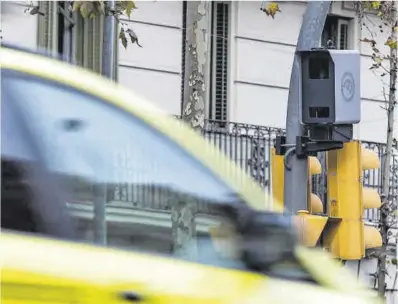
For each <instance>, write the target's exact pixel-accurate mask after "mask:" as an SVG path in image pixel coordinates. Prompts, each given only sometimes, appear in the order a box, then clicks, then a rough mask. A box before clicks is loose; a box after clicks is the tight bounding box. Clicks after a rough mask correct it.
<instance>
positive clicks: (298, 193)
mask: <svg viewBox="0 0 398 304" xmlns="http://www.w3.org/2000/svg"><path fill="white" fill-rule="evenodd" d="M331 2H332V1H308V4H307V9H306V11H305V14H304V18H303V22H302V24H301V29H300V34H299V37H298V40H297V46H296V52H297V51H305V50H311V49H313V48H317V47H319V41H320V40H321V37H322V31H323V28H324V25H325V21H326V17H327V14H328V12H329V8H330V5H331ZM299 73H300V65H299V57H298V56H297V54H296V55H295V56H294V60H293V67H292V73H291V77H290V87H289V97H288V105H287V116H286V144H287V145H295V144H296V139H297V136H302V135H304V133H303V131H304V130H303V127H302V125H301V123H300V116H299V111H300V108H299V107H300V102H299V100H300V99H299V94H300V93H301V88H300V85H299ZM288 162H289V168H287V167H285V178H284V206H285V208H286V210H287V211H288V212H290V213H296V212H297V211H298V210H307V199H308V196H307V178H308V177H307V173H308V160H307V158H298V157H297V156H296V155H295V154H291V156H290V157H289V159H288Z"/></svg>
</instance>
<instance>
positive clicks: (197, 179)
mask: <svg viewBox="0 0 398 304" xmlns="http://www.w3.org/2000/svg"><path fill="white" fill-rule="evenodd" d="M8 85H9V86H10V88H12V90H13V92H14V96H15V99H16V100H18V104H19V106H20V109H21V110H23V111H24V116H25V118H26V121H28V122H29V127H30V129H31V130H32V132H33V134H35V137H36V138H37V140H38V142H39V143H40V145H39V146H40V148H41V150H40V151H41V153H42V155H44V156H45V157H44V159H45V164H46V167H47V169H48V170H49V171H50V172H52V173H53V174H54V175H55V176H56V178H60V179H62V180H63V182H64V183H65V185H66V187H68V189H70V192H71V193H72V196H71V198H70V199H68V201H67V202H66V204H67V206H68V208H69V210H70V213H71V215H72V216H73V217H74V218H75V220H76V223H77V225H78V229H79V233H80V236H81V238H83V239H85V240H89V241H93V242H101V240H105V241H106V243H107V244H108V245H109V246H119V247H124V248H126V249H134V250H143V251H150V252H154V253H160V254H167V255H171V256H176V255H178V256H180V257H181V258H184V259H185V258H188V259H194V260H195V261H197V262H201V263H210V264H217V265H220V264H223V265H225V266H228V265H229V266H228V267H240V261H239V255H237V254H236V252H234V253H233V250H232V249H231V250H230V249H228V250H227V251H225V249H222V248H224V247H223V246H221V247H220V246H218V247H217V246H214V242H213V241H214V239H211V238H210V237H209V235H210V231H211V229H210V228H211V227H213V228H214V227H218V226H220V224H223V225H225V224H227V225H231V223H230V222H229V219H227V218H225V217H223V216H222V215H221V214H218V213H217V212H216V211H214V210H216V209H213V206H214V205H217V204H218V203H231V204H234V203H237V201H238V195H237V193H235V192H234V191H233V190H231V189H230V188H229V187H227V186H226V185H225V184H224V183H223V182H222V181H221V180H219V179H218V178H217V177H216V176H215V175H213V173H212V172H211V171H209V170H208V169H207V168H206V167H204V166H203V165H202V164H201V163H200V162H198V161H197V160H196V159H194V158H193V157H192V156H191V155H189V154H187V153H186V152H185V151H184V150H183V149H181V148H180V147H179V146H178V145H176V144H175V143H174V142H172V141H170V140H169V139H168V138H166V137H165V136H164V135H162V134H161V133H160V132H158V131H156V130H154V129H152V128H151V127H149V126H148V125H146V124H145V123H143V122H142V121H141V120H139V119H137V118H135V117H133V116H132V115H129V114H126V113H125V112H123V111H121V110H119V109H118V108H115V107H113V106H111V105H109V104H107V103H106V102H103V101H102V100H100V99H97V98H95V97H93V96H90V95H86V94H84V93H81V92H78V91H75V90H73V89H70V88H67V87H63V86H60V85H57V84H55V83H53V82H47V81H41V80H39V79H35V78H26V77H16V78H14V79H13V80H12V81H10V83H9V84H8ZM132 102H134V101H133V100H132ZM102 203H105V205H106V223H105V222H101V221H100V218H101V214H100V213H101V211H100V209H101V207H100V206H101V204H102ZM186 204H188V205H189V206H190V208H188V209H186V208H183V207H184V206H186ZM96 206H97V208H96ZM177 210H178V211H177ZM102 211H103V210H102ZM172 211H173V212H172ZM190 212H192V213H193V215H194V218H195V223H196V224H195V230H196V233H194V235H195V238H194V239H193V240H191V241H190V242H188V244H190V245H189V246H188V247H186V250H188V251H187V252H185V253H184V254H182V255H181V251H178V250H176V248H178V244H179V243H181V242H182V240H183V239H184V237H185V235H186V234H185V232H184V229H182V228H181V227H180V228H178V227H177V226H181V223H182V222H184V221H186V218H187V216H188V213H190ZM177 213H179V214H180V216H179V217H178V219H179V220H180V222H178V221H177V220H176V221H172V214H173V215H177ZM174 218H175V219H177V218H176V217H174ZM173 227H174V228H173ZM101 233H102V234H101ZM104 234H105V235H104ZM229 240H230V241H231V240H232V239H229ZM223 241H224V242H225V238H224V240H223ZM227 241H228V240H227ZM231 244H232V243H231ZM232 247H233V246H232ZM220 248H221V249H220ZM228 248H229V247H228ZM220 250H221V251H223V250H224V251H225V252H223V253H222V254H220Z"/></svg>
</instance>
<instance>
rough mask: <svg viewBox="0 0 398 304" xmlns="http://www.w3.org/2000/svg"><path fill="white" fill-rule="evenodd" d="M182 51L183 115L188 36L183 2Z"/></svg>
mask: <svg viewBox="0 0 398 304" xmlns="http://www.w3.org/2000/svg"><path fill="white" fill-rule="evenodd" d="M181 30H182V43H181V46H182V50H181V114H182V112H183V108H182V105H183V103H184V79H185V52H186V35H187V1H182V29H181Z"/></svg>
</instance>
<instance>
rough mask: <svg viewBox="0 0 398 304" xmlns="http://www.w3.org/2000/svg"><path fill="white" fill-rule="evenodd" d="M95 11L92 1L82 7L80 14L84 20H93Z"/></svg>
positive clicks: (85, 2) (86, 2)
mask: <svg viewBox="0 0 398 304" xmlns="http://www.w3.org/2000/svg"><path fill="white" fill-rule="evenodd" d="M93 10H94V5H93V3H92V2H91V1H84V2H83V3H82V4H81V6H80V13H81V15H82V17H83V18H87V17H90V18H92V13H93Z"/></svg>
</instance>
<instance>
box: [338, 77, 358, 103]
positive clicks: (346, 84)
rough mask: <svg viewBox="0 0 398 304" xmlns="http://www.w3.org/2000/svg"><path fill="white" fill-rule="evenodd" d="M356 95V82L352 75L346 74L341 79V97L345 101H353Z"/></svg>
mask: <svg viewBox="0 0 398 304" xmlns="http://www.w3.org/2000/svg"><path fill="white" fill-rule="evenodd" d="M354 94H355V81H354V77H353V76H352V74H351V73H349V72H345V73H344V74H343V77H342V78H341V95H342V96H343V99H344V100H345V101H351V99H352V98H353V97H354Z"/></svg>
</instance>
